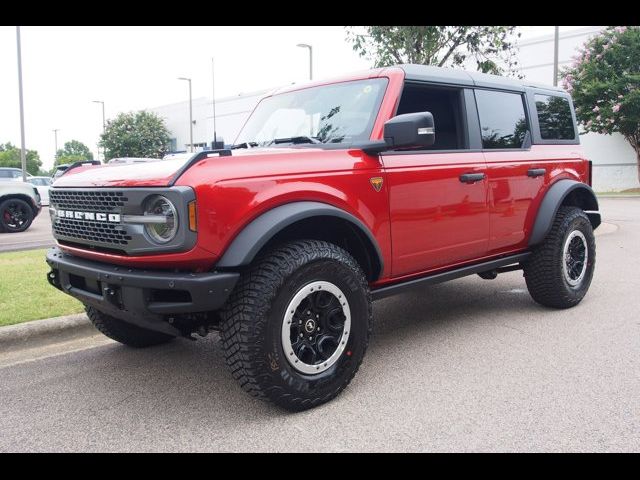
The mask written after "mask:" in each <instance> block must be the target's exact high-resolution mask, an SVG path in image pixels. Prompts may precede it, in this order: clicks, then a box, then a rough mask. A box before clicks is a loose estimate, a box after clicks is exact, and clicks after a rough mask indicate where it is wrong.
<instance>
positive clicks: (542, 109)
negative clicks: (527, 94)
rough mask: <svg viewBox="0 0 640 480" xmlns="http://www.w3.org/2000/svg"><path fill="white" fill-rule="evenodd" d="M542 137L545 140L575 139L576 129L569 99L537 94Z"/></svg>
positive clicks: (537, 108)
mask: <svg viewBox="0 0 640 480" xmlns="http://www.w3.org/2000/svg"><path fill="white" fill-rule="evenodd" d="M535 101H536V111H537V113H538V123H539V124H540V137H541V138H542V139H543V140H574V139H575V138H576V131H575V129H574V127H573V117H572V116H571V107H570V106H569V100H567V99H566V98H565V97H558V96H556V95H539V94H536V95H535Z"/></svg>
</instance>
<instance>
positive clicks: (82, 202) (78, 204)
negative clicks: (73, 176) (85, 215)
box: [49, 189, 129, 212]
mask: <svg viewBox="0 0 640 480" xmlns="http://www.w3.org/2000/svg"><path fill="white" fill-rule="evenodd" d="M49 201H50V202H51V203H53V204H55V205H56V206H57V207H59V208H63V209H69V210H83V211H89V212H92V211H96V212H113V211H116V210H119V209H121V208H123V207H124V206H125V204H126V202H128V201H129V199H128V198H127V197H125V196H124V192H120V191H114V190H110V191H100V190H89V191H87V190H56V189H51V190H49Z"/></svg>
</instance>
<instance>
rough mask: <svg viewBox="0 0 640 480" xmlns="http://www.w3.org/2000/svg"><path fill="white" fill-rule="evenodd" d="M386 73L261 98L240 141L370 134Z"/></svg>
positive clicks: (337, 139) (336, 139) (339, 139)
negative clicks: (379, 76)
mask: <svg viewBox="0 0 640 480" xmlns="http://www.w3.org/2000/svg"><path fill="white" fill-rule="evenodd" d="M386 85H387V79H386V78H373V79H369V80H359V81H353V82H343V83H335V84H331V85H322V86H319V87H311V88H305V89H303V90H296V91H293V92H288V93H283V94H280V95H274V96H272V97H267V98H265V99H264V100H262V101H261V102H260V103H259V104H258V106H257V107H256V109H255V110H254V112H253V114H252V115H251V117H249V120H248V121H247V123H246V125H245V126H244V128H243V129H242V131H241V132H240V135H238V139H237V140H236V144H247V145H252V146H267V145H278V144H280V145H281V144H283V143H296V144H298V143H311V144H318V143H352V142H354V141H364V140H368V139H369V136H370V135H371V129H372V128H373V122H374V121H375V118H376V115H377V113H378V108H379V106H380V101H381V100H382V96H383V94H384V89H385V87H386Z"/></svg>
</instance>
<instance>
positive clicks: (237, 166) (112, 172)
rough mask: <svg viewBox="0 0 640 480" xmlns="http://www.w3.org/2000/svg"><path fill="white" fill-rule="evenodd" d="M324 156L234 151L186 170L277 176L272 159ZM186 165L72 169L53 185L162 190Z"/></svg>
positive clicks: (310, 151) (290, 150)
mask: <svg viewBox="0 0 640 480" xmlns="http://www.w3.org/2000/svg"><path fill="white" fill-rule="evenodd" d="M327 152H329V151H328V150H323V149H320V148H313V147H305V148H295V147H278V148H273V147H272V148H249V149H237V150H233V154H232V156H226V157H219V156H212V157H208V158H203V159H202V160H200V161H197V162H195V164H194V165H192V166H191V167H190V169H189V170H191V169H197V168H198V167H202V166H204V165H205V164H207V165H210V162H216V163H218V164H219V167H220V168H219V169H216V170H218V171H219V174H220V175H221V176H222V177H228V178H233V177H237V176H245V175H246V176H251V175H252V174H253V175H260V174H265V173H267V172H269V171H271V172H273V173H275V172H276V170H277V169H276V168H275V165H274V163H273V161H274V160H275V158H274V157H278V158H280V159H289V160H290V161H291V157H292V156H295V157H298V156H299V155H300V154H305V155H316V154H323V153H324V154H326V153H327ZM334 152H335V150H334ZM188 161H189V158H186V159H184V158H181V159H174V160H157V161H152V162H144V163H131V164H125V165H123V164H116V165H98V166H93V165H88V166H82V167H77V168H74V169H73V170H71V171H70V172H68V173H65V174H64V175H63V176H61V177H60V178H58V179H57V180H56V181H55V182H54V183H53V187H54V188H55V187H165V186H167V185H169V184H170V183H171V182H172V181H173V180H174V179H175V177H176V175H177V174H178V172H179V171H180V169H181V168H182V167H183V166H184V165H185V164H186V163H187V162H188ZM280 163H283V162H280ZM310 167H311V165H310ZM286 168H289V169H291V168H294V169H300V168H304V167H303V166H301V165H299V164H297V162H296V163H294V164H286ZM313 168H315V169H317V166H313Z"/></svg>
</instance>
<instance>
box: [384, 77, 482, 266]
mask: <svg viewBox="0 0 640 480" xmlns="http://www.w3.org/2000/svg"><path fill="white" fill-rule="evenodd" d="M467 98H470V99H471V101H473V96H472V93H471V92H466V93H465V91H464V89H462V88H454V87H444V86H435V85H431V84H422V83H409V82H407V83H406V84H405V85H404V89H403V92H402V97H401V99H400V104H399V106H398V111H397V114H398V115H401V114H404V113H413V112H431V113H432V115H433V118H434V124H435V131H436V140H435V144H434V145H433V146H432V147H430V148H428V149H426V150H421V151H394V152H387V153H385V154H383V155H382V162H383V164H384V168H385V171H386V179H387V185H388V192H389V214H390V218H391V244H392V250H393V265H392V275H393V276H394V277H398V276H402V275H408V274H412V273H419V272H424V271H427V270H433V269H437V268H440V267H444V266H451V265H453V264H456V263H462V262H465V261H469V260H473V259H476V258H479V257H482V256H484V255H486V254H487V250H488V238H489V211H488V205H487V191H488V187H487V185H488V183H487V177H486V165H485V160H484V156H483V154H482V151H480V150H475V151H472V150H469V136H468V132H467V131H466V128H467V127H466V125H467V124H468V123H469V122H468V121H467V117H466V109H465V103H466V99H467ZM474 107H475V106H474Z"/></svg>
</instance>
